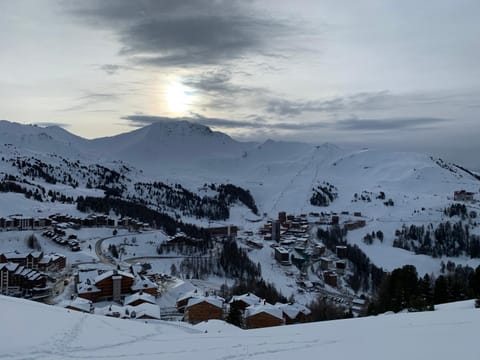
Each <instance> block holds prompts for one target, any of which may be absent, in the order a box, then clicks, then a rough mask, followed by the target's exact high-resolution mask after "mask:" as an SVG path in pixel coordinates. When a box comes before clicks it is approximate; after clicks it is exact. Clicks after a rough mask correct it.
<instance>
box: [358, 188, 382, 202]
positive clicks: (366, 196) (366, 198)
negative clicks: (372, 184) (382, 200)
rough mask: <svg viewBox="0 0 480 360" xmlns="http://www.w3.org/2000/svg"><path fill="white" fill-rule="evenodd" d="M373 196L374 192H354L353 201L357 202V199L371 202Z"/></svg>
mask: <svg viewBox="0 0 480 360" xmlns="http://www.w3.org/2000/svg"><path fill="white" fill-rule="evenodd" d="M382 193H383V192H382ZM371 196H373V193H371V192H369V191H365V190H364V191H362V193H361V194H360V195H358V194H357V193H355V194H353V200H352V202H357V201H365V202H371V201H372V198H371ZM383 196H385V194H384V193H383ZM377 199H378V197H377Z"/></svg>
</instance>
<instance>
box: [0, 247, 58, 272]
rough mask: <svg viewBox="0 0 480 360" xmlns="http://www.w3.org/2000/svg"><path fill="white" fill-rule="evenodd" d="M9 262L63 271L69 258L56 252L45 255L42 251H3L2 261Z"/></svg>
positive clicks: (40, 268)
mask: <svg viewBox="0 0 480 360" xmlns="http://www.w3.org/2000/svg"><path fill="white" fill-rule="evenodd" d="M7 262H11V263H15V264H20V265H22V266H24V267H26V268H28V269H34V270H39V271H61V270H63V269H65V267H66V266H67V258H66V257H65V256H63V255H60V254H56V253H52V254H48V255H44V254H43V252H41V251H30V252H26V253H19V252H18V251H12V252H8V253H1V254H0V263H7Z"/></svg>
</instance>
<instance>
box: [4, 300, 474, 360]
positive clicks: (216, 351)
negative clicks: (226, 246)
mask: <svg viewBox="0 0 480 360" xmlns="http://www.w3.org/2000/svg"><path fill="white" fill-rule="evenodd" d="M0 308H1V309H2V320H3V321H2V322H3V326H2V327H0V347H1V349H2V357H4V358H8V359H12V360H15V359H36V360H41V359H49V360H56V359H65V358H68V359H85V358H122V359H145V360H147V359H177V360H180V359H188V360H190V359H192V358H195V359H211V360H215V359H247V358H248V359H262V360H266V359H275V360H283V359H285V360H289V359H292V358H303V359H313V358H317V357H319V356H322V357H325V358H338V359H353V358H362V359H372V360H376V359H379V360H380V359H381V360H384V359H391V360H405V359H436V360H447V359H452V358H461V359H465V360H470V359H471V360H474V359H478V351H477V343H476V338H477V331H478V328H479V326H480V313H479V311H478V310H477V309H474V307H473V301H466V302H459V303H452V304H445V305H440V306H438V307H437V310H436V311H432V312H425V313H403V314H395V315H382V316H376V317H367V318H361V319H350V320H337V321H327V322H320V323H311V324H304V325H290V326H280V327H275V328H266V329H258V330H240V329H238V328H236V327H233V326H231V325H228V324H226V323H224V322H220V321H218V320H213V321H209V322H208V323H200V324H198V325H196V326H193V327H192V326H190V325H186V324H183V325H182V324H181V323H180V324H179V323H172V322H165V321H154V320H149V321H148V323H144V322H143V321H139V322H135V321H129V320H120V319H115V318H108V317H104V316H98V315H90V314H82V313H79V312H75V311H67V310H66V309H61V308H57V307H53V306H47V305H43V304H38V303H33V302H28V301H26V300H22V299H16V298H7V297H4V296H0Z"/></svg>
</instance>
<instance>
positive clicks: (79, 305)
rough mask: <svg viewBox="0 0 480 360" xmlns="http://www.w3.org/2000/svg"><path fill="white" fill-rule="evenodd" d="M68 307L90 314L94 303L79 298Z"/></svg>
mask: <svg viewBox="0 0 480 360" xmlns="http://www.w3.org/2000/svg"><path fill="white" fill-rule="evenodd" d="M67 307H71V308H74V309H78V310H81V311H85V312H90V310H91V308H92V302H91V301H90V300H87V299H84V298H81V297H77V298H76V299H75V300H72V301H71V302H70V303H69V304H68V305H67Z"/></svg>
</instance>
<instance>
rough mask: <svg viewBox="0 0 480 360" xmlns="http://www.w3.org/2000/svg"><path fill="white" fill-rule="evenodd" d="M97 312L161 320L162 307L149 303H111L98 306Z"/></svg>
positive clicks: (106, 314) (114, 315)
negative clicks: (128, 304)
mask: <svg viewBox="0 0 480 360" xmlns="http://www.w3.org/2000/svg"><path fill="white" fill-rule="evenodd" d="M95 314H99V315H105V316H110V317H116V318H122V319H142V320H147V319H154V320H160V308H159V307H158V305H153V304H148V303H144V304H140V305H137V306H119V305H109V306H107V307H104V308H96V309H95Z"/></svg>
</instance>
